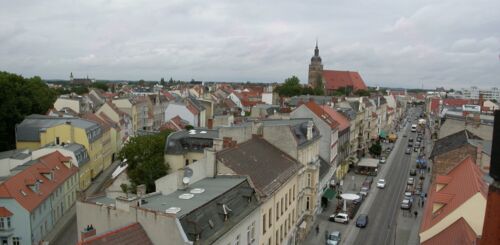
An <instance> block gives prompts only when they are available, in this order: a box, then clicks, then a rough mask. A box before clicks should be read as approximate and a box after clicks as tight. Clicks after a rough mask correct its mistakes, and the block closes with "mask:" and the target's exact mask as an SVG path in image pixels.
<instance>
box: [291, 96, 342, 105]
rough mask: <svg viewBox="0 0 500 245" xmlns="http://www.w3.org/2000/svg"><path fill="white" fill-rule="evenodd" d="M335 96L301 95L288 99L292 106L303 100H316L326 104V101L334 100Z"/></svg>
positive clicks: (318, 102)
mask: <svg viewBox="0 0 500 245" xmlns="http://www.w3.org/2000/svg"><path fill="white" fill-rule="evenodd" d="M332 98H333V96H320V95H300V96H294V97H292V98H290V100H289V101H288V105H290V106H297V104H298V103H299V102H300V101H302V102H304V103H306V102H308V101H309V100H311V99H312V100H314V102H315V103H316V104H319V105H325V104H326V103H329V102H332Z"/></svg>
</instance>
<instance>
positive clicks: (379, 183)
mask: <svg viewBox="0 0 500 245" xmlns="http://www.w3.org/2000/svg"><path fill="white" fill-rule="evenodd" d="M377 187H378V188H380V189H383V188H385V179H379V180H378V181H377Z"/></svg>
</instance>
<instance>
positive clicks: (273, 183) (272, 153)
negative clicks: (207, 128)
mask: <svg viewBox="0 0 500 245" xmlns="http://www.w3.org/2000/svg"><path fill="white" fill-rule="evenodd" d="M217 160H218V161H220V162H221V163H222V164H224V165H225V166H226V167H228V168H230V169H231V170H232V171H233V172H235V173H236V174H238V175H247V176H249V177H250V179H251V180H252V183H253V184H254V186H255V188H256V189H257V191H258V193H259V194H260V195H261V196H263V197H269V196H271V195H272V194H273V193H274V192H275V191H277V190H278V189H279V188H280V187H281V185H283V184H285V183H286V182H287V181H288V180H289V178H290V177H292V176H293V175H294V174H296V173H297V172H298V171H299V170H300V169H301V168H302V167H303V166H302V164H300V163H299V162H297V161H296V160H295V159H293V158H292V157H291V156H289V155H287V154H286V153H284V152H282V151H281V150H279V149H278V148H276V147H275V146H273V145H272V144H271V143H269V142H267V141H266V140H264V139H262V138H260V137H254V138H252V139H251V140H248V141H246V142H243V143H241V144H239V145H236V146H235V147H232V148H228V149H225V150H222V151H220V152H217Z"/></svg>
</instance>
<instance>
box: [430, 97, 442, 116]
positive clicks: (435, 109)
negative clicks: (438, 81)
mask: <svg viewBox="0 0 500 245" xmlns="http://www.w3.org/2000/svg"><path fill="white" fill-rule="evenodd" d="M440 100H441V99H440V98H432V99H431V112H434V114H437V113H439V101H440Z"/></svg>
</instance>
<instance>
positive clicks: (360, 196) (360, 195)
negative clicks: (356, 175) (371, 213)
mask: <svg viewBox="0 0 500 245" xmlns="http://www.w3.org/2000/svg"><path fill="white" fill-rule="evenodd" d="M358 196H359V198H358V199H355V200H353V201H352V203H354V204H359V203H362V202H363V200H364V195H363V194H361V193H359V192H358Z"/></svg>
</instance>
